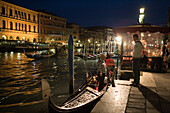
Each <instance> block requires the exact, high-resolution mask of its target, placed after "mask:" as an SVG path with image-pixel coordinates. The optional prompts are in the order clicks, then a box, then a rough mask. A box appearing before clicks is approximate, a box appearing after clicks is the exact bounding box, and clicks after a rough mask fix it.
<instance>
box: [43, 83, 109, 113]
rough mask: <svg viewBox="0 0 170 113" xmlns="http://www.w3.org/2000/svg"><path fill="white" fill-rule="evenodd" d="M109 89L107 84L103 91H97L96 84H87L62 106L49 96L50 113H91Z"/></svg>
mask: <svg viewBox="0 0 170 113" xmlns="http://www.w3.org/2000/svg"><path fill="white" fill-rule="evenodd" d="M107 88H108V85H107V84H106V85H105V87H104V88H103V89H102V90H101V91H97V90H96V87H95V85H94V84H89V83H86V84H84V85H82V86H81V87H80V88H78V90H76V92H75V93H74V94H72V95H71V96H70V97H69V98H68V99H67V100H66V101H65V102H63V103H62V104H61V105H56V104H55V103H54V101H53V100H52V98H51V96H49V100H48V109H49V113H90V111H91V110H92V109H93V107H94V106H95V105H96V104H97V102H98V101H99V100H100V98H101V97H102V96H103V95H104V93H105V92H106V91H107ZM48 92H49V91H48ZM45 95H49V94H45Z"/></svg>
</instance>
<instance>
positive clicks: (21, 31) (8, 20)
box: [0, 0, 38, 42]
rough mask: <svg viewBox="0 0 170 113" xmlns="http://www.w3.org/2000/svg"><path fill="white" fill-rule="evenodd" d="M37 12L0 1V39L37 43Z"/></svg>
mask: <svg viewBox="0 0 170 113" xmlns="http://www.w3.org/2000/svg"><path fill="white" fill-rule="evenodd" d="M37 14H38V13H37V12H36V11H33V10H30V9H27V8H24V7H21V6H18V5H15V4H12V3H8V2H5V1H2V0H0V39H3V40H22V41H28V42H38V17H37Z"/></svg>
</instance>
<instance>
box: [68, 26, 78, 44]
mask: <svg viewBox="0 0 170 113" xmlns="http://www.w3.org/2000/svg"><path fill="white" fill-rule="evenodd" d="M70 35H72V37H73V40H74V44H75V46H77V47H78V46H80V26H79V25H76V24H74V23H67V25H66V42H68V39H69V37H70Z"/></svg>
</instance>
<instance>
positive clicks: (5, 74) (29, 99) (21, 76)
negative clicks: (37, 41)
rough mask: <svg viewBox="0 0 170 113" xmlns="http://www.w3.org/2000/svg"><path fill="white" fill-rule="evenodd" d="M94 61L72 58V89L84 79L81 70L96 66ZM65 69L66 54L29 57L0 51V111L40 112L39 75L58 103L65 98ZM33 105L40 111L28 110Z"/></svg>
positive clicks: (66, 86) (83, 72) (66, 64)
mask: <svg viewBox="0 0 170 113" xmlns="http://www.w3.org/2000/svg"><path fill="white" fill-rule="evenodd" d="M96 61H97V60H90V61H84V60H82V59H80V58H75V59H74V64H75V65H74V71H75V89H77V88H78V87H79V86H80V85H81V84H82V83H84V82H85V75H84V74H85V72H87V71H89V70H91V68H94V67H96ZM68 68H69V67H68V58H67V57H66V56H55V57H51V58H46V59H39V60H33V59H29V58H26V57H25V55H24V54H23V53H13V52H10V53H7V52H6V53H0V92H1V93H0V111H4V112H22V111H23V110H28V111H29V110H30V111H31V112H33V111H34V112H42V109H41V108H43V106H42V104H43V102H42V96H41V95H42V90H41V79H42V78H45V79H47V80H48V82H49V84H50V87H51V90H52V93H53V99H55V102H56V103H57V104H60V103H62V102H63V101H64V100H65V99H66V98H67V97H68V85H69V82H68V81H69V74H68ZM37 103H38V104H37ZM33 104H36V106H39V107H40V109H41V110H37V109H36V110H35V109H32V106H33ZM26 105H27V106H28V105H32V106H29V107H23V106H26ZM34 106H35V105H34ZM14 108H15V110H14ZM29 108H31V109H29ZM43 112H44V111H43Z"/></svg>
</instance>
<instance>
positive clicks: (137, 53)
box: [132, 34, 144, 86]
mask: <svg viewBox="0 0 170 113" xmlns="http://www.w3.org/2000/svg"><path fill="white" fill-rule="evenodd" d="M133 40H134V42H135V45H134V48H133V63H132V70H133V75H134V82H132V85H133V86H138V85H139V84H140V60H141V57H142V50H143V48H144V47H143V45H142V43H141V41H140V40H139V39H138V35H137V34H134V35H133Z"/></svg>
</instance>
